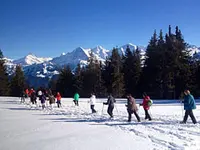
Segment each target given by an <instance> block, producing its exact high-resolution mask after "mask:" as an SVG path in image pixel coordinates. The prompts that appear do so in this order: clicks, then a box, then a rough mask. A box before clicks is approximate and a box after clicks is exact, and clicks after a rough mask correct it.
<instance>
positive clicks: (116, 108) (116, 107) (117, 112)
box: [115, 104, 119, 116]
mask: <svg viewBox="0 0 200 150" xmlns="http://www.w3.org/2000/svg"><path fill="white" fill-rule="evenodd" d="M115 108H116V111H117V115H118V116H119V112H118V109H117V105H116V104H115Z"/></svg>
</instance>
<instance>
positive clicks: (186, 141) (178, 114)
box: [0, 98, 200, 150]
mask: <svg viewBox="0 0 200 150" xmlns="http://www.w3.org/2000/svg"><path fill="white" fill-rule="evenodd" d="M72 100H73V99H70V98H63V99H62V101H61V103H62V108H57V107H56V105H54V106H53V109H51V108H50V107H49V106H48V105H47V108H46V109H45V110H42V109H41V107H39V105H37V106H36V105H30V103H29V99H27V100H26V102H25V104H20V103H19V99H18V98H5V99H4V100H2V98H0V106H2V105H3V104H2V102H3V103H8V104H6V106H5V107H6V108H7V107H9V105H12V107H13V108H9V112H8V113H7V114H6V117H3V115H2V114H3V113H5V112H4V111H5V109H0V118H2V117H3V120H1V122H3V125H4V126H6V127H9V129H8V130H6V129H4V128H5V127H3V125H2V126H1V125H0V129H1V130H2V128H3V130H2V131H1V130H0V135H1V139H3V141H4V144H3V146H4V147H1V146H0V149H2V148H6V149H9V148H8V147H9V146H8V147H7V145H9V143H6V142H9V141H11V139H15V138H18V141H16V143H20V144H18V147H19V148H21V149H24V148H26V149H30V150H32V146H33V143H31V140H32V139H33V137H34V138H36V139H38V137H39V139H40V140H41V145H39V146H38V149H40V148H42V149H53V147H54V148H56V149H62V148H64V147H67V149H72V150H73V149H78V150H79V149H89V150H90V149H102V150H103V149H138V150H140V149H141V150H144V149H154V150H160V149H173V150H182V149H194V150H196V149H200V125H199V120H200V106H199V105H197V109H196V110H194V115H195V117H196V119H197V121H198V123H197V124H195V125H194V124H192V122H191V120H190V118H188V123H187V124H179V122H180V121H182V119H183V115H184V112H183V110H182V109H183V107H182V106H181V105H180V104H179V103H174V104H170V105H169V104H163V105H160V104H154V105H153V106H152V108H151V110H150V113H151V115H152V118H153V120H152V121H145V120H144V111H143V108H142V107H139V111H138V113H139V116H140V117H141V120H142V122H140V123H138V122H136V118H135V116H134V115H133V116H132V122H131V123H128V122H127V118H128V117H127V111H126V107H125V105H124V104H125V101H119V100H117V104H116V105H115V109H114V119H113V120H110V119H109V116H108V115H107V112H106V111H107V106H103V105H102V102H103V101H106V99H98V101H97V104H96V105H95V109H96V110H97V111H98V112H97V113H96V114H91V110H90V105H89V104H88V103H87V101H88V100H89V99H81V100H80V102H79V106H78V107H77V106H74V104H73V103H72ZM38 104H39V101H38ZM3 106H4V105H3ZM14 106H15V107H17V108H14ZM18 107H19V108H18ZM102 108H103V109H102ZM102 110H103V111H102ZM7 111H8V110H7ZM10 111H11V112H10ZM16 111H17V112H18V115H17V116H15V117H13V116H12V115H10V114H12V113H14V112H16ZM102 112H103V113H102ZM27 113H28V114H29V116H27V115H26V114H27ZM38 113H39V114H38ZM38 116H39V118H38ZM19 117H21V118H20V120H19V122H15V123H16V126H17V127H20V126H22V127H23V126H25V128H26V130H23V129H21V128H17V127H15V126H13V125H10V124H9V123H10V122H8V121H6V120H7V119H8V118H10V119H12V121H13V120H17V119H16V118H19ZM27 117H28V120H25V119H27ZM22 120H23V121H22ZM17 121H18V120H17ZM27 121H30V122H29V123H28V122H27ZM69 129H70V130H69ZM52 130H53V131H52ZM43 132H44V133H45V136H44V135H43ZM2 135H5V137H6V139H7V140H4V138H2ZM46 136H48V139H46ZM62 137H64V138H65V140H64V141H65V143H63V139H62ZM20 138H21V139H20ZM23 140H25V141H26V143H29V144H25V143H24V144H21V141H23ZM1 141H2V140H1ZM75 141H78V144H76V142H75ZM30 143H31V144H30ZM39 143H40V142H39ZM47 143H50V144H47ZM66 143H67V144H66ZM102 143H104V144H102ZM20 146H21V147H20ZM94 147H95V148H94ZM35 148H36V147H35Z"/></svg>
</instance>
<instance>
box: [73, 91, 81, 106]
mask: <svg viewBox="0 0 200 150" xmlns="http://www.w3.org/2000/svg"><path fill="white" fill-rule="evenodd" d="M79 97H80V96H79V94H78V93H75V94H74V104H75V106H78V105H79V104H78V101H79Z"/></svg>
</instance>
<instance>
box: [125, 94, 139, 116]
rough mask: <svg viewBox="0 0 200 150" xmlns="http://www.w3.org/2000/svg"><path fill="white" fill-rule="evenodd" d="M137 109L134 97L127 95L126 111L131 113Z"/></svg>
mask: <svg viewBox="0 0 200 150" xmlns="http://www.w3.org/2000/svg"><path fill="white" fill-rule="evenodd" d="M137 110H138V108H137V105H136V102H135V99H134V98H133V97H132V96H130V97H128V98H127V111H128V112H131V113H132V112H134V111H137Z"/></svg>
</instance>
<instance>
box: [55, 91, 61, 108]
mask: <svg viewBox="0 0 200 150" xmlns="http://www.w3.org/2000/svg"><path fill="white" fill-rule="evenodd" d="M56 99H57V102H56V103H57V105H58V108H59V107H60V106H61V95H60V93H59V92H57V95H56Z"/></svg>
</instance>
